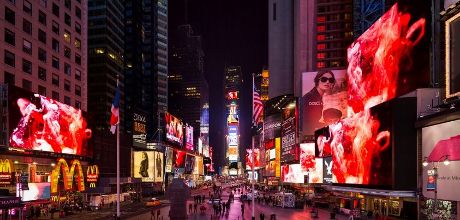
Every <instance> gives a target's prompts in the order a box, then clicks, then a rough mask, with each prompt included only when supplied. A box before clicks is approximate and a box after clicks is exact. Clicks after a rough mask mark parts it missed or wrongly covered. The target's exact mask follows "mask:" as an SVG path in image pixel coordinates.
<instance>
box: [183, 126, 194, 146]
mask: <svg viewBox="0 0 460 220" xmlns="http://www.w3.org/2000/svg"><path fill="white" fill-rule="evenodd" d="M185 149H187V150H190V151H193V150H194V147H193V127H192V126H190V125H188V124H187V123H186V124H185Z"/></svg>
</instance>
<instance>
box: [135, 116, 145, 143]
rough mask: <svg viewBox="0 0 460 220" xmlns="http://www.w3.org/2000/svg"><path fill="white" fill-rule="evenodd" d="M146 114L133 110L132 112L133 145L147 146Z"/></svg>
mask: <svg viewBox="0 0 460 220" xmlns="http://www.w3.org/2000/svg"><path fill="white" fill-rule="evenodd" d="M146 126H147V114H145V113H142V112H140V111H135V112H134V114H133V145H134V146H136V147H147V129H146Z"/></svg>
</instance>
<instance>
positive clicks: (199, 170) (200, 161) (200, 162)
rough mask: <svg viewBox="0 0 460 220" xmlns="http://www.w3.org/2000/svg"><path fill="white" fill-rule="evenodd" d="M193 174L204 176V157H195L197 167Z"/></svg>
mask: <svg viewBox="0 0 460 220" xmlns="http://www.w3.org/2000/svg"><path fill="white" fill-rule="evenodd" d="M193 174H197V175H204V169H203V157H199V156H198V157H195V167H194V168H193Z"/></svg>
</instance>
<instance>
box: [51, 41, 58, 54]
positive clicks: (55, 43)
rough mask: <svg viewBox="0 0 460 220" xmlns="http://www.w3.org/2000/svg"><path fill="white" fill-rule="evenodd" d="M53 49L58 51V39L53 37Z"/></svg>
mask: <svg viewBox="0 0 460 220" xmlns="http://www.w3.org/2000/svg"><path fill="white" fill-rule="evenodd" d="M52 47H53V50H54V51H56V52H57V53H59V41H58V40H56V39H54V38H53V43H52Z"/></svg>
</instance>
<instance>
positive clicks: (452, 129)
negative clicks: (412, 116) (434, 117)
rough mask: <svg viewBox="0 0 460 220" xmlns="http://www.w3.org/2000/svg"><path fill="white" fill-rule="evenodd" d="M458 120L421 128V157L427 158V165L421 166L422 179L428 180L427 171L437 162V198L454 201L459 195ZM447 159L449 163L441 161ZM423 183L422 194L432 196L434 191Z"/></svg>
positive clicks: (459, 138)
mask: <svg viewBox="0 0 460 220" xmlns="http://www.w3.org/2000/svg"><path fill="white" fill-rule="evenodd" d="M459 147H460V120H455V121H449V122H446V123H442V124H437V125H433V126H429V127H424V128H422V158H427V162H428V166H426V167H423V172H422V173H423V181H426V182H428V180H429V178H428V177H429V176H428V171H429V170H433V166H434V163H437V162H439V164H438V169H437V170H438V179H437V189H438V199H442V200H452V201H456V199H458V198H459V197H460V191H459V190H458V189H459V188H460V173H459V170H460V150H459ZM446 156H447V158H448V159H449V161H450V163H449V165H447V166H446V165H444V163H443V161H444V160H445V159H446ZM422 185H423V195H424V196H425V197H428V198H434V192H432V191H427V190H429V189H427V185H428V184H427V183H424V184H422Z"/></svg>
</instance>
